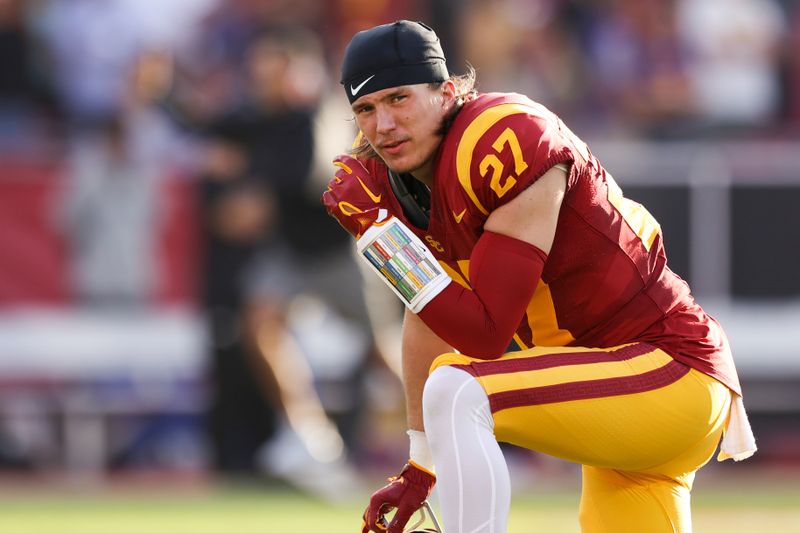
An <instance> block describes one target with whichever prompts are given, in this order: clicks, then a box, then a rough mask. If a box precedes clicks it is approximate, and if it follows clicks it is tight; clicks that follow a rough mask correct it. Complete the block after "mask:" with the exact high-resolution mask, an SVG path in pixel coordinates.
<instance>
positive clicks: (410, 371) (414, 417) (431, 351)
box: [402, 311, 452, 431]
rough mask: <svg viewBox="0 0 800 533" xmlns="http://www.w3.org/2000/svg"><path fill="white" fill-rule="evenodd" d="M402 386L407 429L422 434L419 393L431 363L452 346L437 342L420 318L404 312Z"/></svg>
mask: <svg viewBox="0 0 800 533" xmlns="http://www.w3.org/2000/svg"><path fill="white" fill-rule="evenodd" d="M402 350H403V387H404V389H405V394H406V417H407V420H408V427H409V429H414V430H417V431H424V429H423V422H422V390H423V388H424V387H425V381H426V380H427V379H428V369H429V368H430V366H431V363H433V360H434V359H435V358H436V357H438V356H439V355H441V354H443V353H447V352H450V351H452V347H451V346H450V345H449V344H447V343H446V342H444V341H443V340H442V339H440V338H439V337H438V336H437V335H436V334H435V333H434V332H433V331H431V330H430V328H428V326H426V325H425V323H424V322H422V320H420V318H419V317H418V316H417V315H415V314H414V313H412V312H410V311H406V313H405V319H404V321H403V342H402Z"/></svg>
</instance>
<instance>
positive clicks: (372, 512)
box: [361, 461, 436, 533]
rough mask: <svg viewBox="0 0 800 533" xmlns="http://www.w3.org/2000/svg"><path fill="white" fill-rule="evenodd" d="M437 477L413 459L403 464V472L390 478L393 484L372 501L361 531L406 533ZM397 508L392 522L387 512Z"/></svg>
mask: <svg viewBox="0 0 800 533" xmlns="http://www.w3.org/2000/svg"><path fill="white" fill-rule="evenodd" d="M435 483H436V476H434V475H433V474H432V473H431V472H428V471H427V470H426V469H424V468H422V467H421V466H419V465H418V464H416V463H415V462H413V461H409V462H408V463H406V465H405V466H404V467H403V471H402V472H400V475H399V476H397V477H393V478H390V479H389V484H388V485H386V486H385V487H383V488H382V489H379V490H378V491H377V492H375V494H373V495H372V498H370V500H369V506H367V510H366V511H364V522H363V523H362V525H361V533H369V532H370V531H375V532H377V533H403V528H404V527H405V525H406V523H408V520H409V519H410V518H411V516H412V515H413V514H414V513H416V512H417V510H418V509H419V508H420V507H422V504H423V503H425V500H427V499H428V496H430V494H431V490H433V485H434V484H435ZM392 509H397V512H396V513H395V515H394V518H393V519H392V521H391V523H388V522H387V520H386V517H385V515H386V514H387V513H389V512H390V511H391V510H392Z"/></svg>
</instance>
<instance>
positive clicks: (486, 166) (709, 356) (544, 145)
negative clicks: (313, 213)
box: [393, 93, 741, 393]
mask: <svg viewBox="0 0 800 533" xmlns="http://www.w3.org/2000/svg"><path fill="white" fill-rule="evenodd" d="M558 163H566V164H567V165H569V167H570V172H569V178H568V183H567V191H566V195H565V197H564V200H563V203H562V206H561V211H560V214H559V220H558V225H557V228H556V234H555V240H554V242H553V246H552V248H551V250H550V254H549V255H548V258H547V262H546V263H545V267H544V271H543V273H542V276H541V279H540V281H539V284H538V286H537V289H536V292H535V294H534V296H533V298H532V300H531V302H530V305H529V306H528V309H527V312H526V314H525V316H524V317H523V318H522V321H521V322H520V324H519V327H518V328H517V333H516V334H515V336H514V339H515V341H516V342H517V344H518V345H519V346H520V347H521V348H527V347H531V346H534V345H539V346H587V347H611V346H616V345H619V344H625V343H629V342H648V343H651V344H653V345H655V346H658V347H659V348H661V349H663V350H664V351H666V352H668V353H669V354H670V355H672V356H673V357H674V358H675V359H676V360H678V361H680V362H682V363H685V364H686V365H688V366H690V367H692V368H695V369H697V370H699V371H701V372H704V373H706V374H709V375H711V376H713V377H715V378H716V379H718V380H720V381H721V382H723V383H724V384H725V385H727V386H728V387H730V388H731V389H733V390H735V391H736V392H737V393H741V389H740V385H739V380H738V377H737V374H736V369H735V367H734V364H733V360H732V357H731V354H730V349H729V347H728V343H727V340H726V338H725V334H724V333H723V331H722V329H721V328H720V326H719V324H718V323H717V322H716V321H715V320H714V319H713V318H711V317H710V316H709V315H707V314H706V313H705V312H704V311H703V310H702V309H701V308H700V306H699V305H697V303H695V301H694V298H693V297H692V295H691V292H690V290H689V287H688V285H687V284H686V283H685V282H684V281H683V280H682V279H681V278H680V277H678V276H677V275H676V274H675V273H673V272H672V271H671V270H670V269H669V267H667V258H666V254H665V252H664V246H663V240H662V236H661V230H660V227H659V225H658V223H657V222H656V220H655V219H654V218H653V217H652V216H651V215H650V213H648V212H647V210H646V209H645V208H644V207H643V206H641V205H640V204H638V203H636V202H633V201H631V200H629V199H627V198H625V197H624V196H623V195H622V191H621V190H620V188H619V186H618V185H617V184H616V182H615V181H614V179H613V178H612V176H611V174H610V173H609V172H607V171H606V170H605V169H603V167H602V166H601V165H600V162H599V161H598V160H597V159H596V158H595V157H594V156H593V155H592V153H591V151H590V150H589V149H588V147H587V146H586V144H585V143H583V142H582V141H581V140H580V139H579V138H578V137H576V136H575V135H574V134H573V133H572V132H571V131H570V130H569V129H568V128H567V127H566V126H565V125H564V124H563V123H562V122H561V120H560V119H559V118H558V117H557V116H556V115H555V114H553V113H552V112H550V111H549V110H547V109H546V108H545V107H544V106H542V105H540V104H538V103H536V102H533V101H532V100H530V99H528V98H526V97H524V96H521V95H517V94H499V93H495V94H481V95H479V96H478V97H477V98H475V99H474V100H471V101H469V102H467V103H466V104H465V105H464V107H463V108H462V109H461V111H460V112H459V113H458V115H457V116H456V119H455V121H454V122H453V124H452V126H451V128H450V130H449V131H448V133H447V135H446V136H445V138H444V140H443V144H442V146H441V149H440V151H439V154H438V155H437V161H436V167H435V173H434V176H435V177H434V184H433V190H432V191H431V209H430V224H429V226H428V228H427V231H425V230H422V229H420V228H416V227H414V226H413V225H411V224H410V223H408V221H405V222H406V223H407V224H408V225H409V227H411V228H412V229H413V230H414V231H415V232H416V233H417V234H418V236H419V237H420V238H421V239H422V240H423V241H424V242H425V243H426V244H427V245H428V246H429V247H430V249H431V251H432V252H433V254H434V256H435V257H436V258H437V259H438V260H439V262H440V263H441V264H442V265H443V266H444V267H445V268H446V270H447V271H448V272H449V274H450V275H451V276H452V277H453V278H454V279H455V280H456V281H457V282H459V283H461V284H462V285H464V286H465V287H469V257H470V253H471V251H472V249H473V247H474V246H475V243H476V242H477V240H478V238H479V237H480V236H481V234H482V232H483V225H484V223H485V222H486V219H487V218H488V216H489V214H490V213H491V212H492V211H493V210H494V209H496V208H498V207H499V206H501V205H503V204H505V203H507V202H510V201H511V200H513V199H514V198H515V197H516V196H517V195H518V194H519V193H520V192H521V191H523V190H524V189H525V188H526V187H528V186H529V185H530V184H531V183H533V182H534V181H536V180H537V179H538V178H539V177H540V176H542V175H543V174H544V173H545V172H546V171H547V170H549V169H550V168H551V167H553V166H554V165H556V164H558ZM393 203H394V202H393Z"/></svg>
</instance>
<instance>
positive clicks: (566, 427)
mask: <svg viewBox="0 0 800 533" xmlns="http://www.w3.org/2000/svg"><path fill="white" fill-rule="evenodd" d="M443 365H450V366H453V367H456V368H460V369H462V370H465V371H467V372H469V373H470V374H472V375H473V376H474V377H475V378H476V379H477V380H478V382H479V383H480V384H481V386H482V387H483V388H484V390H485V391H486V394H487V396H488V397H489V402H490V407H491V411H492V416H493V418H494V422H495V436H496V438H497V440H498V441H502V442H509V443H512V444H515V445H517V446H521V447H524V448H528V449H530V450H535V451H537V452H541V453H545V454H548V455H552V456H554V457H559V458H561V459H566V460H568V461H572V462H575V463H580V464H582V465H583V489H582V495H581V504H580V523H581V527H582V530H583V531H584V532H586V533H595V532H609V533H611V532H613V533H628V532H630V533H641V532H643V531H647V532H648V533H658V532H662V531H663V532H688V531H691V516H690V510H689V503H690V495H689V493H690V490H691V488H692V481H693V480H694V474H695V472H696V471H697V469H698V468H700V467H701V466H703V465H704V464H705V463H706V462H707V461H708V460H709V459H710V458H711V456H712V455H713V453H714V450H715V449H716V447H717V444H718V442H719V440H720V437H721V434H722V428H723V426H724V424H725V422H726V419H727V415H728V410H729V406H730V402H731V394H730V391H729V390H728V389H727V388H726V387H725V386H724V385H722V384H721V383H720V382H718V381H717V380H715V379H713V378H711V377H709V376H706V375H705V374H703V373H701V372H698V371H696V370H693V369H690V368H689V367H687V366H685V365H683V364H681V363H679V362H677V361H675V360H674V359H672V358H671V357H670V356H669V355H668V354H666V353H665V352H663V351H662V350H660V349H658V348H655V347H654V346H652V345H649V344H644V343H635V344H628V345H623V346H617V347H613V348H603V349H598V348H574V347H569V348H567V347H558V348H553V347H536V348H531V349H528V350H524V351H520V352H511V353H508V354H506V355H504V356H503V357H501V358H500V359H496V360H493V361H482V360H478V359H472V358H469V357H466V356H464V355H461V354H455V353H452V354H444V355H442V356H440V357H438V358H437V359H436V360H435V361H434V363H433V365H432V366H431V371H433V370H434V369H435V368H437V367H439V366H443Z"/></svg>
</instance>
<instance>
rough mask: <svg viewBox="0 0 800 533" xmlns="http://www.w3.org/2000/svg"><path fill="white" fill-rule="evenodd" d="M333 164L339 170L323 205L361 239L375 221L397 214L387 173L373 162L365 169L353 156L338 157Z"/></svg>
mask: <svg viewBox="0 0 800 533" xmlns="http://www.w3.org/2000/svg"><path fill="white" fill-rule="evenodd" d="M333 164H334V165H336V166H337V167H338V169H337V170H336V174H335V175H334V177H333V179H332V180H331V181H330V183H328V189H327V190H326V191H325V193H324V194H323V195H322V203H323V204H324V205H325V209H327V210H328V214H330V215H331V216H332V217H334V218H335V219H336V220H337V221H338V222H339V224H341V225H342V227H343V228H344V229H346V230H347V231H348V233H350V234H351V235H353V236H354V237H356V238H358V237H360V236H361V235H363V234H364V232H365V231H367V230H368V229H369V227H370V226H372V224H374V223H375V221H379V220H383V219H384V218H387V217H388V216H389V215H391V214H393V213H392V209H391V208H390V204H389V197H390V195H391V192H390V191H389V190H388V189H389V185H388V180H387V178H386V169H385V168H382V167H381V166H380V165H379V164H377V163H372V162H371V161H367V162H366V163H365V164H366V166H365V164H362V162H361V161H359V160H358V159H355V158H353V157H350V156H349V155H340V156H337V157H336V158H335V159H334V160H333ZM367 168H369V170H368V169H367ZM381 178H383V179H381Z"/></svg>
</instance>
